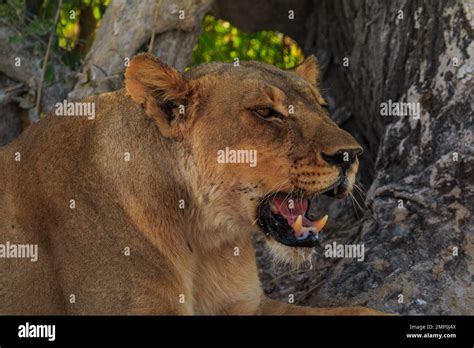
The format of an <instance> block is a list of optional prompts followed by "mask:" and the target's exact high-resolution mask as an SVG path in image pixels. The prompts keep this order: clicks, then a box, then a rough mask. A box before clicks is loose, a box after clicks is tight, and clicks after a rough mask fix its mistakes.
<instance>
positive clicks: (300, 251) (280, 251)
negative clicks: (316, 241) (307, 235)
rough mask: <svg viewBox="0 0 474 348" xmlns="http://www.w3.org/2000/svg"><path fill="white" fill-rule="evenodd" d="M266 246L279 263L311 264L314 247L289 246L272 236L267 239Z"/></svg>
mask: <svg viewBox="0 0 474 348" xmlns="http://www.w3.org/2000/svg"><path fill="white" fill-rule="evenodd" d="M265 244H266V246H267V248H268V249H269V251H270V254H271V255H272V257H273V258H274V260H275V261H276V263H277V264H282V265H289V266H291V267H300V266H305V265H310V264H311V259H312V257H313V249H312V248H305V247H289V246H286V245H284V244H281V243H279V242H277V241H276V240H274V239H272V238H267V239H266V243H265Z"/></svg>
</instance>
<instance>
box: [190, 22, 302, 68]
mask: <svg viewBox="0 0 474 348" xmlns="http://www.w3.org/2000/svg"><path fill="white" fill-rule="evenodd" d="M234 58H239V60H256V61H260V62H264V63H268V64H272V65H275V66H278V67H280V68H283V69H288V68H292V67H293V66H295V65H296V64H298V63H300V62H301V61H302V60H303V53H302V51H301V49H300V48H299V46H298V44H297V43H296V42H295V41H294V40H292V39H291V38H290V37H288V36H285V35H283V34H282V33H279V32H274V31H267V30H263V31H259V32H255V33H246V32H244V31H242V30H239V29H237V28H236V27H234V26H232V25H231V24H230V23H229V22H227V21H224V20H221V19H216V18H214V17H213V16H206V17H205V18H204V23H203V33H202V35H201V37H200V38H199V41H198V43H197V45H196V46H195V47H194V51H193V60H192V63H191V66H194V65H197V64H200V63H205V62H211V61H228V62H231V61H233V59H234Z"/></svg>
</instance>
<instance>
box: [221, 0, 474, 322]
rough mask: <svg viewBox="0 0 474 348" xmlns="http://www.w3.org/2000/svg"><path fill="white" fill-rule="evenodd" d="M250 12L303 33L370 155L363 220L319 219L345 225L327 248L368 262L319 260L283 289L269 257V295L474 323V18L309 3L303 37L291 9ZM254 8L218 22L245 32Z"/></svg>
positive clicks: (432, 9)
mask: <svg viewBox="0 0 474 348" xmlns="http://www.w3.org/2000/svg"><path fill="white" fill-rule="evenodd" d="M245 3H247V2H246V1H245ZM248 3H250V1H249V2H248ZM251 3H252V5H251V6H252V7H251V8H255V7H258V6H267V7H266V10H265V11H266V12H265V16H264V18H270V19H269V20H266V19H265V20H264V23H263V26H262V27H259V26H258V25H253V26H252V30H261V29H278V30H281V31H283V32H284V33H294V32H298V34H297V35H296V36H295V37H294V38H295V39H296V40H297V41H298V42H299V43H300V45H302V47H303V48H304V51H305V53H306V54H309V53H314V54H316V55H317V56H318V57H319V60H320V62H321V65H322V67H323V71H324V74H323V80H324V81H323V90H325V91H327V92H326V95H325V96H326V98H327V99H328V100H329V101H330V104H331V106H332V111H333V116H334V118H335V120H336V122H338V123H339V124H340V125H341V126H342V127H343V128H345V129H347V130H349V131H350V132H351V133H352V134H354V135H355V136H356V137H357V139H358V140H359V141H360V143H361V144H363V146H364V148H365V154H364V156H363V160H362V164H361V169H360V177H361V181H362V182H363V183H364V184H365V186H366V187H370V189H369V192H368V195H367V200H366V204H367V206H366V209H365V212H364V215H363V216H362V217H361V218H360V219H357V218H356V217H355V216H352V217H351V216H350V214H348V213H347V209H348V208H349V207H350V206H347V205H342V204H337V203H328V202H326V203H324V202H323V203H319V204H318V207H316V210H321V209H323V208H324V209H328V210H329V211H330V220H331V217H333V216H335V217H337V218H336V219H334V218H333V219H332V220H333V221H336V220H337V221H339V223H337V224H336V223H333V224H332V226H329V228H328V233H327V236H326V237H325V238H324V239H323V243H322V244H323V245H325V244H331V243H332V242H333V241H336V242H338V243H342V244H353V243H357V244H361V245H364V247H365V260H364V261H363V262H358V261H357V260H355V259H350V258H343V259H338V258H327V257H325V255H324V252H325V249H320V250H317V251H316V255H315V261H314V262H313V264H314V265H315V267H314V269H313V271H310V272H306V273H302V274H296V275H295V274H293V275H292V276H289V277H284V278H282V279H279V280H277V281H274V279H273V280H272V279H271V278H275V277H276V276H277V275H276V274H275V273H274V272H273V271H272V270H269V269H268V267H266V263H265V260H266V256H265V255H264V256H262V259H263V260H264V261H263V266H264V268H265V269H266V272H265V273H264V276H263V279H264V282H265V284H266V290H267V292H270V294H271V295H272V296H274V297H280V298H282V299H283V300H287V299H288V294H289V293H293V294H295V298H297V299H299V301H300V303H301V304H306V305H314V306H333V305H347V304H354V305H355V304H368V305H369V306H372V307H375V308H378V309H380V310H388V311H393V312H397V313H404V314H406V313H413V314H414V313H423V314H470V313H473V312H474V287H473V282H472V277H473V276H474V262H473V260H474V224H473V217H472V214H471V209H472V207H473V205H474V200H473V196H474V185H473V182H472V176H473V174H474V173H473V171H474V166H473V164H474V162H473V159H474V153H473V152H474V151H473V146H472V129H473V90H474V89H473V87H474V86H473V84H474V83H473V76H472V75H473V66H472V57H473V56H474V43H473V32H472V30H473V20H474V8H473V7H472V6H471V7H469V3H468V2H456V1H407V0H397V1H390V2H385V1H381V0H380V1H358V2H352V1H344V0H326V1H321V0H319V1H314V2H311V1H305V2H302V3H299V4H298V6H299V9H298V10H297V11H295V14H296V15H298V14H299V15H301V16H303V17H304V23H305V25H304V26H302V25H301V20H300V19H298V20H297V21H291V20H285V21H283V18H284V15H286V14H287V13H288V11H289V10H292V7H294V4H292V3H291V2H289V1H280V2H279V4H280V5H279V6H268V5H267V4H265V2H263V1H251ZM239 6H241V7H239ZM245 6H246V5H245V4H244V2H234V6H231V7H232V11H231V12H226V11H227V9H228V8H229V4H228V3H227V2H226V1H223V0H221V1H219V2H218V14H219V15H220V16H222V17H223V18H229V19H231V20H234V24H235V25H237V26H240V27H243V28H245V27H246V26H248V24H247V23H246V19H245V16H244V15H243V14H245V13H246V12H245V11H248V8H246V7H245ZM247 6H250V5H249V4H247ZM272 8H273V9H275V11H272ZM293 10H294V8H293ZM271 18H273V19H274V20H273V21H272V20H271ZM298 23H299V24H298ZM296 24H298V25H299V28H295V27H294V26H295V25H296ZM303 28H304V29H303ZM346 57H347V58H348V60H345V58H346ZM344 62H348V63H349V65H348V66H346V65H347V64H346V65H344V64H343V63H344ZM389 100H392V101H394V102H395V101H397V102H400V101H402V102H414V103H419V104H420V106H421V110H420V112H421V115H420V118H419V119H415V118H414V117H383V116H381V105H382V103H384V102H388V101H389ZM344 224H345V225H344ZM331 231H334V232H331ZM400 295H401V296H400Z"/></svg>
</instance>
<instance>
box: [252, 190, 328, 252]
mask: <svg viewBox="0 0 474 348" xmlns="http://www.w3.org/2000/svg"><path fill="white" fill-rule="evenodd" d="M309 207H310V200H309V199H305V198H301V196H300V195H290V194H288V193H284V192H277V193H274V194H271V195H270V196H269V197H267V198H265V199H264V200H263V201H262V202H261V203H260V206H259V209H258V219H257V223H258V225H259V226H260V228H261V229H262V230H263V231H264V232H265V233H266V234H269V235H270V236H271V237H273V238H274V239H275V240H276V241H278V242H280V243H282V244H285V245H288V246H293V247H314V246H317V245H319V233H320V232H321V231H322V229H323V228H324V226H325V225H326V222H327V220H328V216H327V215H324V216H322V217H320V218H319V219H317V220H312V219H311V218H309V217H308V210H309Z"/></svg>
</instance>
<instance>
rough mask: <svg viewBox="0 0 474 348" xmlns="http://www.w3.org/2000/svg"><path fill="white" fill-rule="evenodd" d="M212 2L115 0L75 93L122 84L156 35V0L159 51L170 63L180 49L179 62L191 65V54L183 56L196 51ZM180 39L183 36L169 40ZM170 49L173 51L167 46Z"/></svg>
mask: <svg viewBox="0 0 474 348" xmlns="http://www.w3.org/2000/svg"><path fill="white" fill-rule="evenodd" d="M211 4H212V0H204V1H198V0H161V1H155V0H143V1H132V2H125V1H117V0H116V1H112V2H111V3H110V5H109V7H108V8H107V11H106V13H105V15H104V17H103V19H102V21H101V23H100V28H99V29H98V31H97V34H96V38H95V40H94V43H93V45H92V48H91V51H90V52H89V54H88V55H87V57H86V61H85V63H84V66H83V69H82V78H81V79H80V81H79V82H78V83H77V84H76V86H75V87H74V90H73V91H72V92H71V93H70V95H69V97H70V98H71V99H81V98H83V97H85V96H88V95H91V94H97V93H103V92H108V91H112V90H116V89H119V88H121V86H122V81H123V79H122V77H123V72H124V70H125V67H126V64H127V62H129V61H130V59H131V58H132V57H133V55H134V54H135V53H136V52H137V51H138V50H139V49H140V48H141V47H142V46H143V45H145V44H146V43H148V41H149V39H150V37H151V34H152V31H153V22H154V14H155V9H156V6H159V8H158V17H157V20H156V23H155V28H154V30H155V33H156V34H158V35H157V37H156V39H155V48H156V50H155V52H156V51H157V52H158V53H161V54H162V55H163V56H165V57H166V58H167V59H169V61H170V63H174V62H177V60H176V58H175V56H174V54H175V53H176V54H180V55H181V56H180V58H179V60H180V61H179V64H180V65H181V66H183V65H184V66H185V64H186V62H188V60H187V59H183V58H181V57H189V56H190V55H191V53H192V48H193V47H194V43H195V42H196V41H197V39H198V37H199V34H196V33H199V30H200V27H201V22H202V18H203V16H204V14H205V13H206V12H207V11H208V10H209V9H210V6H211ZM180 11H184V12H182V13H184V18H183V19H180V14H182V13H180ZM160 34H161V35H160ZM176 39H179V40H181V42H173V44H172V45H170V44H169V42H170V41H172V40H176ZM168 49H169V50H170V51H171V52H167V50H168ZM167 59H165V60H167ZM181 59H183V60H182V61H181Z"/></svg>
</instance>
